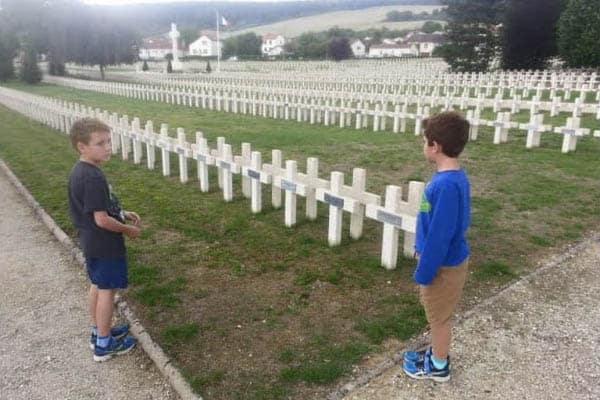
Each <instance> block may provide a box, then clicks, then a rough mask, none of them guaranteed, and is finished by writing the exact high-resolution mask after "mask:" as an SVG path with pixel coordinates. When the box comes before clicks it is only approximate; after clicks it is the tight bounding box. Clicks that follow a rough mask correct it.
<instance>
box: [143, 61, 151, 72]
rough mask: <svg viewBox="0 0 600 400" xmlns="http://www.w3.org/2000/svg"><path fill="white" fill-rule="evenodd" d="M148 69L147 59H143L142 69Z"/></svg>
mask: <svg viewBox="0 0 600 400" xmlns="http://www.w3.org/2000/svg"><path fill="white" fill-rule="evenodd" d="M149 69H150V68H149V67H148V61H146V60H144V63H143V64H142V71H148V70H149Z"/></svg>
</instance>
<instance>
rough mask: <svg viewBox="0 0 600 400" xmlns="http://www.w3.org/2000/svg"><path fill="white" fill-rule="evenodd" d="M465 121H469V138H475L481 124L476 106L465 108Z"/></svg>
mask: <svg viewBox="0 0 600 400" xmlns="http://www.w3.org/2000/svg"><path fill="white" fill-rule="evenodd" d="M467 121H469V140H477V135H478V133H479V126H480V125H481V121H480V119H479V109H478V108H476V109H475V110H467Z"/></svg>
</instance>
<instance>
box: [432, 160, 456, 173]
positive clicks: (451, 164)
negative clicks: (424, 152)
mask: <svg viewBox="0 0 600 400" xmlns="http://www.w3.org/2000/svg"><path fill="white" fill-rule="evenodd" d="M435 166H436V169H437V172H444V171H457V170H459V169H460V165H459V164H458V158H453V157H440V158H438V159H437V160H435Z"/></svg>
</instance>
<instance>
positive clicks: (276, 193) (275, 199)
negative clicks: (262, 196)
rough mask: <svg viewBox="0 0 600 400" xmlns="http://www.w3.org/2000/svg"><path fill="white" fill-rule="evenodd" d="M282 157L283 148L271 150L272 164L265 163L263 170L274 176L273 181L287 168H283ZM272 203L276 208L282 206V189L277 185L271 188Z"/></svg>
mask: <svg viewBox="0 0 600 400" xmlns="http://www.w3.org/2000/svg"><path fill="white" fill-rule="evenodd" d="M281 158H282V156H281V150H277V149H275V150H273V151H272V152H271V164H264V165H263V170H264V171H265V172H267V173H268V174H270V175H271V176H272V177H273V181H275V177H277V176H279V177H281V176H284V174H285V169H283V168H281ZM271 204H272V205H273V208H275V209H277V208H280V207H281V189H280V188H278V187H276V186H275V185H273V187H272V189H271Z"/></svg>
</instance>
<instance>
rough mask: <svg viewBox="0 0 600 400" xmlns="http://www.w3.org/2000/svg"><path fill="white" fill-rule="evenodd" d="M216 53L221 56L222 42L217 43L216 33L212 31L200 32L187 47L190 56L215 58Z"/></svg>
mask: <svg viewBox="0 0 600 400" xmlns="http://www.w3.org/2000/svg"><path fill="white" fill-rule="evenodd" d="M219 39H220V38H219ZM217 51H218V52H219V54H222V51H223V41H222V40H219V41H218V42H217V33H216V32H213V31H202V32H200V37H199V38H198V39H196V40H194V41H193V42H192V43H190V47H189V55H190V56H202V57H216V56H217Z"/></svg>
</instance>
